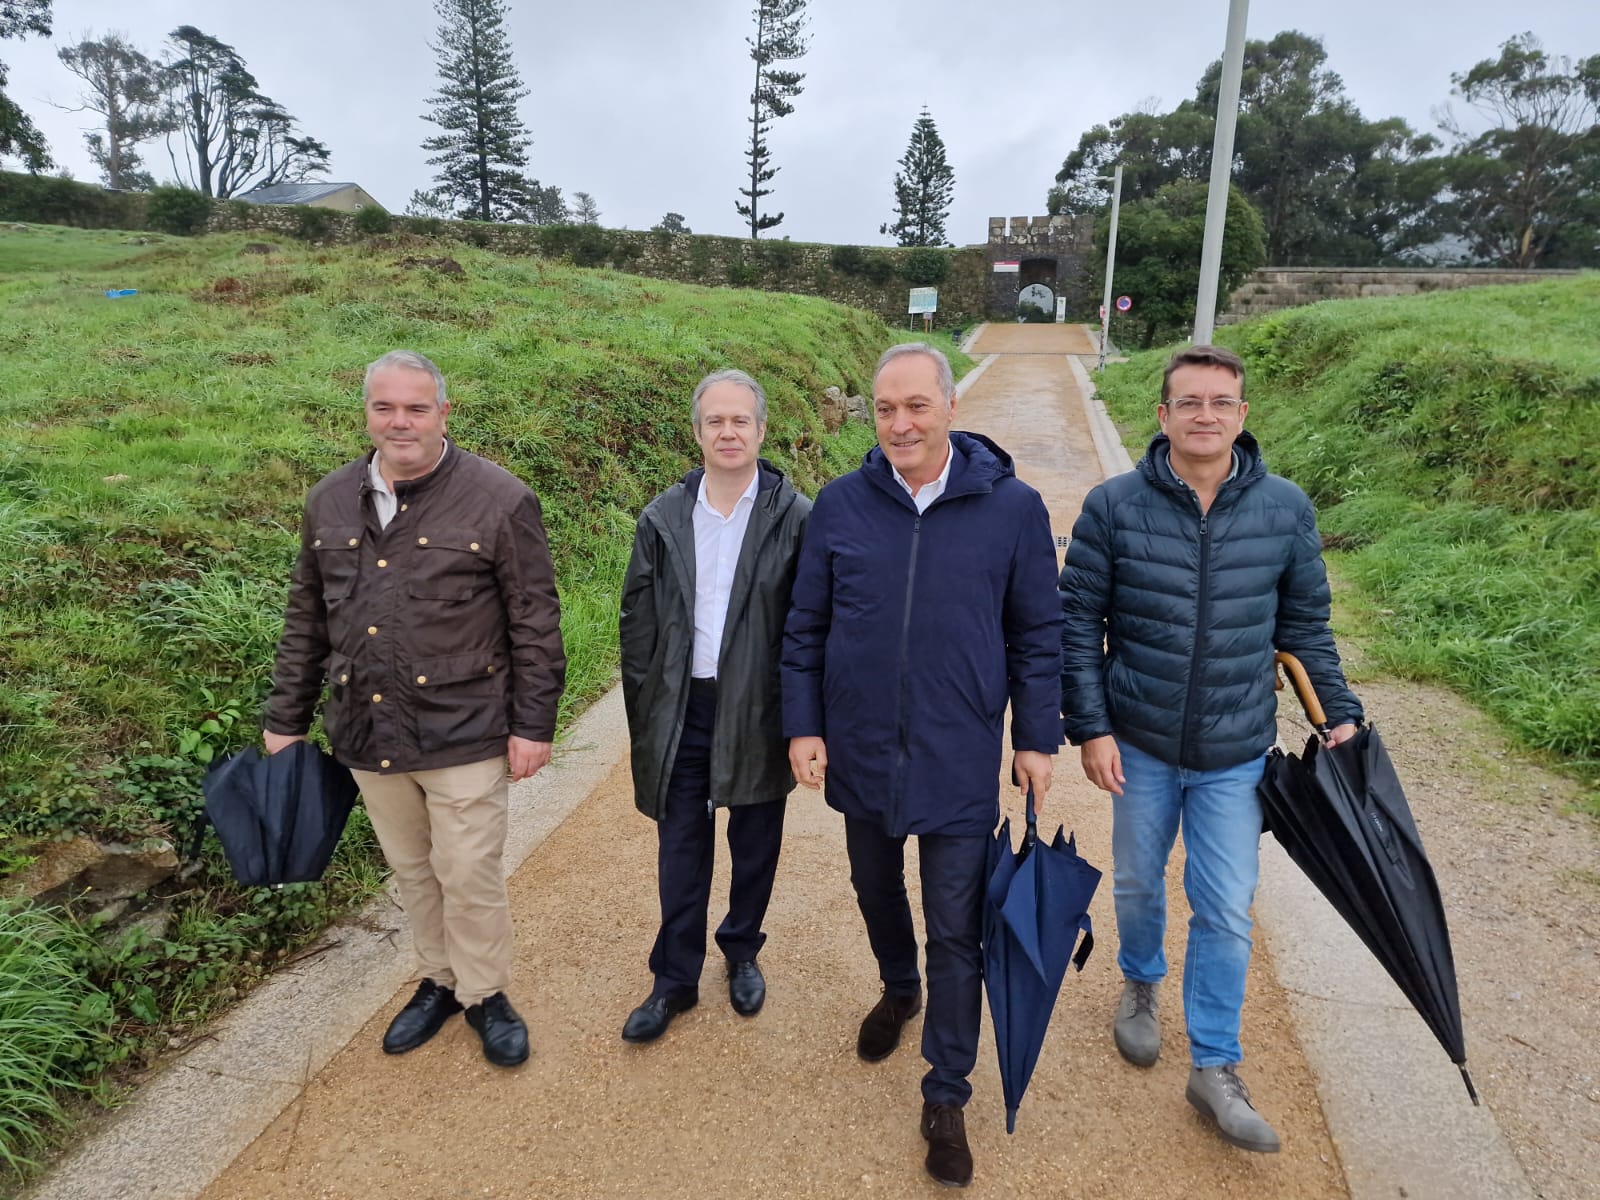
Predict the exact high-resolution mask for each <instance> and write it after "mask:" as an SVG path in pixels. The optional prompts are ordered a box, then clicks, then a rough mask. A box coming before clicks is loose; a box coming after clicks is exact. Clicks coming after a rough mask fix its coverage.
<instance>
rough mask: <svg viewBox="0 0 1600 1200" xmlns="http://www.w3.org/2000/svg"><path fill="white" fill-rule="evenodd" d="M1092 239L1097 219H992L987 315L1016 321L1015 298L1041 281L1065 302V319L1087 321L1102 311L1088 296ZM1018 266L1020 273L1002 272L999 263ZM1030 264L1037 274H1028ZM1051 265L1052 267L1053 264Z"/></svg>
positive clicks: (987, 254)
mask: <svg viewBox="0 0 1600 1200" xmlns="http://www.w3.org/2000/svg"><path fill="white" fill-rule="evenodd" d="M1093 240H1094V217H1093V215H1092V214H1091V215H1084V216H1076V217H1071V216H1054V217H1012V218H1011V219H1010V222H1009V223H1008V222H1007V220H1006V218H1005V217H990V218H989V240H988V242H987V243H986V244H985V246H984V256H985V259H986V261H987V263H988V269H989V286H988V296H987V300H986V311H987V312H988V314H989V315H990V316H992V317H995V318H998V319H1001V320H1006V319H1010V318H1012V317H1014V316H1016V313H1017V294H1018V292H1020V291H1021V290H1022V288H1023V286H1024V285H1025V284H1027V283H1033V282H1041V283H1044V284H1045V285H1046V286H1048V287H1049V288H1050V289H1051V290H1052V291H1053V292H1055V294H1056V295H1057V296H1058V297H1065V298H1066V301H1067V315H1068V316H1069V317H1071V318H1075V319H1078V320H1088V319H1089V318H1090V317H1091V316H1092V314H1093V313H1094V312H1095V310H1096V308H1097V307H1098V303H1097V301H1096V300H1095V299H1094V298H1093V297H1091V296H1090V295H1089V286H1088V261H1089V252H1090V244H1091V243H1092V242H1093ZM1002 262H1016V263H1019V264H1020V265H1021V267H1022V269H1021V270H1019V271H1014V272H1013V271H999V270H996V269H995V264H997V263H1002ZM1030 263H1034V264H1037V269H1035V270H1033V271H1031V272H1030V271H1029V270H1028V267H1029V264H1030ZM1049 264H1053V266H1051V265H1049Z"/></svg>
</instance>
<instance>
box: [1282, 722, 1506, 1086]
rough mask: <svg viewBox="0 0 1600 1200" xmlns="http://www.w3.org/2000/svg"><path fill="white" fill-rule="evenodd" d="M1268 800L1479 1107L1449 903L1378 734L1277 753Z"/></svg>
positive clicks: (1286, 842) (1305, 864)
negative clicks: (1296, 752) (1447, 918)
mask: <svg viewBox="0 0 1600 1200" xmlns="http://www.w3.org/2000/svg"><path fill="white" fill-rule="evenodd" d="M1259 792H1260V796H1261V804H1262V813H1263V817H1264V820H1265V824H1266V827H1267V828H1268V829H1270V830H1271V831H1272V834H1273V836H1274V837H1276V838H1277V839H1278V841H1279V843H1280V844H1282V846H1283V848H1284V850H1285V851H1286V852H1287V853H1288V855H1289V857H1290V858H1291V859H1293V860H1294V862H1295V864H1296V865H1297V866H1298V867H1299V868H1300V869H1301V870H1302V871H1304V872H1305V874H1306V876H1307V878H1309V879H1310V880H1311V882H1312V883H1313V884H1315V885H1316V888H1317V890H1318V891H1320V892H1321V893H1322V894H1323V896H1325V897H1326V898H1327V900H1328V902H1329V903H1330V904H1332V905H1333V907H1334V908H1335V909H1336V910H1337V911H1338V913H1339V915H1340V916H1342V917H1343V918H1344V919H1345V921H1346V923H1348V924H1349V926H1350V928H1351V929H1353V930H1354V931H1355V932H1356V935H1357V936H1358V937H1359V938H1360V939H1361V941H1362V942H1363V943H1364V944H1365V945H1366V947H1367V949H1368V950H1370V951H1371V952H1372V954H1373V956H1374V957H1375V958H1377V960H1378V961H1379V962H1380V963H1381V964H1382V965H1383V968H1384V970H1386V971H1387V972H1388V973H1389V976H1390V978H1392V979H1393V980H1394V981H1395V983H1396V984H1397V985H1398V986H1399V988H1400V990H1401V991H1402V992H1404V993H1405V996H1406V998H1407V999H1408V1000H1410V1001H1411V1003H1412V1005H1413V1006H1414V1007H1415V1008H1416V1010H1417V1012H1418V1014H1419V1015H1420V1016H1421V1017H1422V1019H1423V1020H1424V1021H1425V1022H1427V1025H1428V1028H1429V1029H1431V1030H1432V1031H1433V1034H1434V1036H1435V1037H1436V1038H1438V1039H1439V1044H1440V1045H1441V1046H1443V1047H1444V1049H1445V1052H1446V1053H1447V1054H1449V1056H1450V1061H1451V1062H1453V1063H1455V1064H1456V1065H1457V1066H1458V1067H1459V1068H1460V1070H1461V1077H1462V1079H1463V1080H1464V1081H1465V1082H1466V1085H1467V1092H1468V1094H1469V1095H1470V1096H1471V1097H1472V1101H1473V1103H1474V1104H1476V1103H1477V1102H1478V1096H1477V1092H1476V1090H1475V1089H1474V1088H1473V1086H1472V1077H1471V1076H1470V1075H1468V1073H1467V1067H1466V1061H1467V1052H1466V1040H1465V1036H1464V1034H1463V1032H1462V1026H1461V1001H1460V998H1459V995H1458V993H1457V989H1456V971H1455V959H1454V957H1453V955H1452V953H1451V950H1450V931H1449V928H1448V925H1447V923H1446V921H1445V914H1444V902H1443V900H1442V899H1441V898H1440V895H1439V885H1438V882H1437V881H1436V880H1435V879H1434V875H1433V868H1432V867H1431V866H1430V865H1429V863H1428V857H1427V854H1426V853H1425V852H1424V850H1423V847H1422V838H1421V836H1420V835H1419V834H1418V832H1417V825H1416V821H1415V820H1414V819H1413V818H1412V815H1411V808H1410V806H1409V805H1408V804H1407V803H1406V798H1405V792H1404V790H1403V789H1402V787H1401V785H1400V780H1399V777H1398V776H1397V775H1396V773H1395V769H1394V764H1393V762H1391V761H1390V758H1389V753H1388V751H1387V750H1386V749H1385V748H1384V745H1383V739H1382V738H1381V737H1379V735H1378V731H1377V730H1376V729H1374V728H1372V727H1371V726H1367V727H1365V728H1362V729H1360V730H1358V731H1357V733H1356V735H1355V737H1353V738H1351V739H1350V740H1349V741H1346V742H1342V743H1340V744H1339V745H1337V746H1327V745H1325V744H1323V743H1322V742H1321V740H1320V739H1318V738H1316V737H1313V738H1311V739H1310V740H1309V741H1308V742H1307V743H1306V748H1305V752H1304V753H1303V754H1302V755H1301V756H1300V757H1299V758H1296V757H1294V756H1293V755H1287V754H1284V753H1283V752H1282V751H1279V750H1273V751H1272V753H1271V755H1270V756H1269V758H1268V762H1267V768H1266V771H1265V773H1264V774H1263V776H1262V780H1261V786H1260V789H1259Z"/></svg>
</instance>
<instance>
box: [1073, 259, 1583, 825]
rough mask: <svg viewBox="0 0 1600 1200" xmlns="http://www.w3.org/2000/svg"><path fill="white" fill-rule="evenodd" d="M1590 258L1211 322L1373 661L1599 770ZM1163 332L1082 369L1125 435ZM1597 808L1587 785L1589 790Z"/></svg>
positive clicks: (1143, 425) (1146, 400)
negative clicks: (1352, 604)
mask: <svg viewBox="0 0 1600 1200" xmlns="http://www.w3.org/2000/svg"><path fill="white" fill-rule="evenodd" d="M1597 312H1600V275H1586V276H1581V277H1579V278H1577V279H1563V280H1551V281H1549V282H1543V283H1537V284H1527V285H1518V286H1513V287H1501V288H1482V289H1471V290H1467V291H1460V292H1450V293H1441V294H1435V295H1432V296H1424V297H1412V298H1405V299H1392V300H1360V301H1338V302H1332V303H1328V304H1320V305H1315V306H1313V307H1309V308H1303V309H1294V310H1291V311H1288V312H1284V313H1277V314H1273V315H1271V316H1268V317H1264V318H1261V319H1259V320H1256V321H1252V322H1247V323H1245V324H1242V325H1237V326H1232V327H1228V328H1225V329H1223V330H1221V331H1219V334H1218V338H1217V340H1218V341H1219V342H1220V343H1222V344H1223V345H1227V346H1230V347H1232V348H1233V349H1235V350H1237V351H1239V352H1240V353H1241V354H1242V355H1243V356H1244V358H1245V360H1246V364H1247V369H1248V373H1249V374H1248V381H1249V386H1248V398H1249V401H1250V414H1249V418H1248V424H1249V426H1250V428H1251V429H1253V430H1254V431H1255V433H1256V435H1257V436H1258V437H1259V438H1260V439H1261V441H1262V445H1263V447H1264V450H1265V453H1266V456H1267V462H1268V465H1269V467H1270V468H1271V469H1272V470H1274V471H1275V472H1277V473H1278V474H1281V475H1285V476H1287V477H1288V478H1290V479H1293V480H1294V481H1295V482H1296V483H1298V484H1300V486H1302V487H1303V488H1305V489H1306V491H1307V492H1308V493H1310V495H1311V497H1312V499H1313V500H1315V501H1316V503H1317V506H1318V510H1319V516H1320V524H1321V528H1322V531H1323V534H1324V537H1325V539H1326V540H1327V541H1328V542H1329V545H1330V547H1331V552H1330V558H1331V560H1332V561H1333V563H1334V564H1335V566H1336V568H1337V569H1338V570H1339V571H1340V572H1341V573H1342V574H1343V575H1344V576H1345V577H1346V578H1348V579H1350V580H1351V581H1352V582H1354V583H1355V584H1356V585H1357V586H1358V587H1359V588H1361V589H1362V591H1363V592H1364V593H1365V595H1366V597H1367V598H1368V600H1369V601H1370V604H1371V608H1372V612H1373V614H1374V618H1375V619H1373V620H1371V621H1370V622H1368V627H1369V628H1370V630H1371V632H1372V636H1373V642H1372V645H1371V647H1370V650H1371V653H1372V656H1373V659H1374V661H1375V663H1376V664H1377V665H1379V666H1381V667H1384V668H1387V669H1389V670H1393V671H1396V672H1398V673H1401V674H1404V675H1407V676H1411V677H1414V678H1419V679H1429V680H1435V681H1440V682H1444V683H1448V684H1450V685H1451V686H1453V687H1455V688H1457V689H1458V690H1460V691H1462V692H1463V693H1464V694H1466V695H1467V696H1469V697H1470V698H1472V699H1473V700H1475V701H1476V702H1478V703H1480V704H1482V705H1483V706H1484V707H1485V708H1486V709H1488V711H1490V712H1491V713H1493V714H1494V715H1495V716H1496V717H1498V718H1499V719H1500V720H1501V721H1502V722H1503V723H1504V724H1505V725H1506V726H1508V727H1509V728H1510V729H1511V730H1512V731H1513V732H1514V733H1515V734H1516V735H1517V736H1518V737H1519V738H1521V739H1522V740H1523V741H1524V742H1525V743H1526V744H1527V745H1528V746H1531V747H1533V748H1536V749H1539V750H1543V751H1547V752H1549V753H1550V754H1551V755H1552V756H1554V757H1555V758H1556V759H1557V760H1559V761H1560V762H1562V763H1564V764H1566V765H1567V766H1569V767H1571V768H1572V769H1574V770H1575V771H1577V772H1578V773H1579V775H1580V776H1581V777H1583V778H1584V779H1586V780H1587V781H1588V783H1589V784H1590V786H1591V789H1592V788H1593V787H1594V786H1595V785H1596V784H1597V783H1600V670H1597V669H1596V665H1595V664H1596V663H1597V662H1600V437H1597V436H1596V433H1595V428H1596V420H1597V418H1600V338H1596V336H1595V330H1596V327H1597V326H1596V313H1597ZM1169 353H1170V348H1169V349H1168V350H1162V351H1156V352H1152V353H1150V354H1143V355H1138V356H1136V357H1135V358H1133V359H1132V360H1131V361H1129V362H1128V363H1126V364H1124V365H1121V366H1117V367H1113V368H1112V369H1111V370H1109V371H1108V372H1107V374H1106V381H1105V384H1104V386H1103V388H1102V395H1103V396H1104V397H1105V399H1106V402H1107V405H1108V407H1109V408H1110V410H1111V412H1112V414H1113V415H1114V416H1115V417H1116V418H1117V419H1118V420H1119V421H1120V422H1122V423H1123V424H1124V427H1125V428H1127V429H1128V430H1129V431H1130V434H1131V435H1132V437H1133V440H1135V441H1139V440H1142V439H1143V438H1144V437H1146V436H1148V435H1149V434H1150V433H1153V432H1154V428H1155V415H1154V409H1155V399H1156V397H1157V396H1158V395H1159V390H1160V372H1161V368H1162V366H1163V365H1164V364H1165V361H1166V358H1167V355H1168V354H1169ZM1588 804H1589V807H1590V809H1591V811H1593V812H1595V813H1596V814H1597V815H1600V795H1597V794H1595V793H1593V792H1592V791H1591V799H1590V801H1589V802H1588Z"/></svg>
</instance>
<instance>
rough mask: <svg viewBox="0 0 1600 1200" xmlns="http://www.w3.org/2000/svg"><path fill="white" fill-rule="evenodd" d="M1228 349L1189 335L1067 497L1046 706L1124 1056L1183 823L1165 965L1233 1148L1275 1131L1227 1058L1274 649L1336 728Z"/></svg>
mask: <svg viewBox="0 0 1600 1200" xmlns="http://www.w3.org/2000/svg"><path fill="white" fill-rule="evenodd" d="M1247 411H1248V406H1247V405H1246V404H1245V401H1244V363H1243V362H1242V361H1241V360H1240V359H1239V358H1238V356H1237V355H1235V354H1233V353H1232V352H1231V351H1228V350H1223V349H1221V348H1219V347H1215V346H1190V347H1187V348H1185V349H1183V350H1180V351H1179V352H1178V353H1177V354H1175V355H1173V357H1172V361H1171V362H1170V363H1168V365H1167V369H1166V373H1165V375H1164V376H1163V377H1162V386H1161V401H1160V403H1159V404H1158V405H1157V406H1156V416H1157V419H1158V420H1159V421H1160V423H1161V433H1160V434H1158V435H1157V436H1156V437H1155V439H1154V440H1153V441H1152V442H1151V443H1150V447H1149V449H1148V450H1147V451H1146V452H1145V455H1144V457H1143V458H1142V459H1141V460H1140V461H1139V464H1138V466H1137V468H1136V469H1135V470H1133V471H1130V472H1128V473H1127V474H1124V475H1118V476H1116V477H1114V478H1112V479H1108V480H1107V481H1106V482H1104V483H1102V484H1101V485H1100V486H1098V487H1096V488H1095V489H1094V490H1093V491H1091V492H1090V493H1089V495H1088V496H1087V497H1086V498H1085V500H1084V502H1083V512H1082V513H1081V514H1080V515H1079V517H1078V520H1077V523H1076V524H1075V525H1074V526H1073V530H1072V542H1071V545H1070V547H1069V548H1068V551H1067V561H1066V566H1065V567H1064V568H1063V570H1062V572H1061V580H1060V594H1061V611H1062V632H1061V646H1062V655H1063V661H1062V674H1061V711H1062V714H1063V719H1064V722H1065V729H1066V735H1067V739H1068V740H1069V741H1070V742H1072V744H1073V745H1075V746H1078V747H1080V749H1081V753H1082V759H1083V771H1084V774H1085V775H1087V776H1088V778H1089V780H1090V782H1091V783H1093V784H1094V785H1095V786H1096V787H1098V788H1102V789H1104V790H1105V791H1108V792H1110V793H1111V794H1112V797H1113V800H1112V804H1113V818H1112V854H1113V857H1114V860H1115V868H1114V876H1113V889H1112V890H1113V895H1114V897H1115V902H1116V912H1117V934H1118V939H1119V941H1120V947H1119V950H1118V954H1117V964H1118V966H1120V967H1121V968H1122V973H1123V977H1124V984H1123V993H1122V998H1121V1001H1120V1003H1119V1005H1118V1008H1117V1014H1116V1018H1115V1020H1114V1022H1113V1026H1112V1029H1113V1034H1114V1036H1115V1040H1116V1044H1117V1049H1118V1050H1119V1051H1120V1052H1121V1054H1122V1056H1123V1057H1124V1058H1126V1059H1127V1060H1128V1061H1129V1062H1131V1063H1133V1064H1135V1065H1136V1066H1142V1067H1148V1066H1151V1065H1153V1064H1154V1063H1155V1061H1156V1058H1157V1056H1158V1054H1159V1053H1160V1047H1161V1031H1160V1024H1159V1003H1158V988H1159V985H1160V983H1161V980H1162V979H1163V978H1164V977H1165V975H1166V973H1167V963H1166V955H1165V952H1164V950H1163V944H1164V938H1165V934H1166V868H1167V858H1168V856H1169V855H1170V854H1171V852H1172V845H1173V842H1174V840H1175V839H1176V837H1177V833H1178V828H1179V826H1180V825H1181V826H1182V828H1183V841H1184V851H1185V854H1186V857H1187V863H1186V866H1185V869H1184V891H1185V893H1186V895H1187V897H1188V900H1189V907H1190V909H1191V910H1192V912H1193V916H1192V917H1191V919H1190V922H1189V938H1188V946H1187V951H1186V953H1185V956H1184V965H1183V1007H1184V1018H1185V1021H1186V1024H1187V1026H1188V1034H1189V1055H1190V1060H1191V1063H1192V1070H1191V1071H1190V1073H1189V1083H1188V1089H1187V1095H1188V1099H1189V1102H1190V1103H1191V1104H1192V1105H1194V1107H1195V1108H1196V1109H1198V1110H1199V1111H1200V1112H1201V1113H1203V1114H1205V1115H1207V1116H1210V1117H1211V1118H1212V1119H1214V1120H1215V1121H1216V1124H1217V1129H1218V1132H1219V1133H1220V1134H1221V1136H1222V1137H1223V1138H1224V1139H1225V1140H1227V1141H1229V1142H1231V1143H1232V1144H1234V1145H1235V1146H1239V1147H1241V1148H1243V1149H1246V1150H1256V1151H1265V1152H1272V1151H1276V1150H1277V1149H1278V1137H1277V1134H1276V1133H1275V1132H1274V1131H1273V1129H1272V1126H1271V1125H1269V1124H1268V1123H1267V1121H1266V1120H1265V1119H1264V1118H1263V1117H1262V1116H1261V1114H1260V1113H1258V1112H1257V1111H1256V1110H1255V1108H1254V1106H1253V1105H1252V1104H1251V1102H1250V1095H1249V1092H1248V1091H1247V1090H1246V1088H1245V1085H1244V1083H1243V1081H1241V1080H1240V1078H1239V1076H1238V1074H1237V1067H1238V1065H1239V1063H1240V1061H1241V1059H1242V1058H1243V1051H1242V1050H1241V1049H1240V1046H1239V1025H1240V1011H1241V1009H1242V1008H1243V1005H1244V991H1245V973H1246V971H1247V969H1248V967H1249V963H1250V947H1251V940H1250V929H1251V920H1250V904H1251V902H1252V900H1253V899H1254V896H1255V889H1256V878H1257V874H1258V850H1259V846H1260V840H1261V804H1260V801H1259V800H1257V798H1256V784H1257V783H1258V782H1259V780H1260V778H1261V772H1262V768H1263V766H1264V763H1265V760H1266V754H1267V751H1268V750H1269V749H1271V747H1272V744H1273V741H1274V737H1275V734H1276V717H1275V714H1276V711H1277V699H1276V696H1275V695H1274V690H1273V677H1272V673H1273V665H1272V655H1273V652H1274V651H1275V650H1286V651H1288V652H1290V653H1292V654H1294V655H1296V656H1297V657H1298V658H1299V659H1300V660H1301V661H1302V662H1303V663H1304V664H1305V667H1306V670H1307V672H1308V673H1309V674H1310V676H1311V680H1312V683H1313V684H1314V685H1315V687H1316V690H1317V694H1318V696H1319V697H1320V698H1321V700H1322V704H1323V707H1324V708H1325V710H1326V711H1327V714H1328V718H1329V721H1330V722H1331V723H1332V724H1333V726H1334V728H1333V732H1332V740H1333V741H1334V742H1342V741H1344V740H1346V739H1347V738H1349V737H1351V736H1353V735H1354V734H1355V731H1356V724H1357V723H1358V722H1359V721H1360V720H1361V717H1362V713H1361V704H1360V702H1359V701H1358V700H1357V699H1356V698H1355V696H1354V695H1352V694H1351V692H1350V689H1349V686H1348V685H1347V684H1346V683H1345V679H1344V672H1343V670H1342V669H1341V668H1340V665H1339V654H1338V651H1337V649H1336V648H1335V647H1334V643H1333V634H1332V632H1331V631H1330V630H1329V628H1328V605H1329V594H1328V578H1327V571H1326V569H1325V568H1324V566H1323V562H1322V548H1321V545H1322V544H1321V539H1320V537H1319V536H1318V534H1317V522H1316V514H1315V512H1314V511H1313V509H1312V507H1311V501H1310V500H1309V499H1308V498H1307V497H1306V495H1305V493H1304V492H1302V491H1301V490H1300V489H1299V488H1298V487H1296V486H1295V485H1294V484H1292V483H1290V482H1289V481H1288V480H1286V479H1281V478H1279V477H1278V476H1276V475H1269V474H1267V470H1266V466H1265V465H1264V464H1263V462H1262V459H1261V451H1260V447H1259V446H1258V445H1257V443H1256V440H1255V438H1254V437H1252V436H1251V435H1250V434H1249V433H1247V432H1245V429H1244V420H1245V414H1246V412H1247Z"/></svg>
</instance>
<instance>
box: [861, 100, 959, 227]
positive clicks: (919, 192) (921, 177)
mask: <svg viewBox="0 0 1600 1200" xmlns="http://www.w3.org/2000/svg"><path fill="white" fill-rule="evenodd" d="M955 191H956V173H955V171H953V170H952V169H951V167H950V164H949V162H947V161H946V159H945V154H944V139H943V138H941V137H940V136H939V130H938V129H937V128H936V127H935V126H934V123H933V118H932V117H931V116H929V115H928V110H927V109H926V108H924V109H923V110H922V115H921V116H920V117H918V118H917V123H916V124H915V125H913V126H912V127H911V143H910V145H908V146H907V147H906V153H905V157H903V158H902V159H901V160H900V170H898V171H896V172H895V176H894V210H895V220H894V222H893V223H892V224H885V225H883V226H881V227H880V228H879V230H878V232H880V233H889V234H893V235H894V237H895V239H896V240H897V241H898V242H899V243H900V245H902V246H945V245H948V244H949V239H948V238H947V237H946V235H945V230H944V223H945V221H946V220H947V219H948V218H949V216H950V201H951V199H952V198H953V197H954V196H955Z"/></svg>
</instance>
